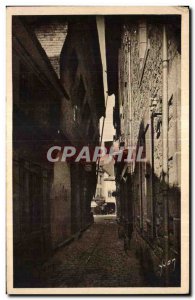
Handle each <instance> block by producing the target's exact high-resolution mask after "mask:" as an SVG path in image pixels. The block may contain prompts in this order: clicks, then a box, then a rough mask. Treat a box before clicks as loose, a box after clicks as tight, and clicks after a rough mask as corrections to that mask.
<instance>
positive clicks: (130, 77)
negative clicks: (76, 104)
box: [119, 19, 181, 285]
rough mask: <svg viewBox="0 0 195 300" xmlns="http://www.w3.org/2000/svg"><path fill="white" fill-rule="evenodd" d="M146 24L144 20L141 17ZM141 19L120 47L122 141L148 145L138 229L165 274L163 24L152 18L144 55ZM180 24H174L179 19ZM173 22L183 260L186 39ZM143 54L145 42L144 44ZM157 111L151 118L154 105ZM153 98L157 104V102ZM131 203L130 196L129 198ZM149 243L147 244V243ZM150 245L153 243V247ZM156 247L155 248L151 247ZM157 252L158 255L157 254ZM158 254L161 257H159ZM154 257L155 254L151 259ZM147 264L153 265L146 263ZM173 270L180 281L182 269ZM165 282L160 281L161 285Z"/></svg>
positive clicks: (171, 163)
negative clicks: (182, 65) (182, 79)
mask: <svg viewBox="0 0 195 300" xmlns="http://www.w3.org/2000/svg"><path fill="white" fill-rule="evenodd" d="M141 21H142V22H143V19H142V20H141ZM139 23H140V20H137V21H135V22H131V21H129V22H126V23H125V24H124V25H123V31H122V35H121V48H120V50H119V103H120V117H121V137H120V141H123V142H125V146H126V147H127V146H128V145H133V146H136V147H138V146H143V147H144V150H145V157H146V163H136V164H135V165H134V167H133V169H134V171H133V173H132V178H133V180H132V183H133V195H132V196H133V199H134V209H135V210H134V214H135V216H134V220H135V224H134V230H136V231H135V235H136V236H137V238H136V241H137V243H138V244H139V247H141V248H142V251H143V259H145V258H144V257H145V255H144V251H145V250H144V248H145V247H146V245H147V249H148V250H147V249H146V250H147V252H148V253H151V256H150V257H151V263H150V265H152V266H153V267H152V268H151V270H153V271H154V273H155V274H156V275H155V276H160V277H161V278H160V281H159V282H161V284H162V281H161V279H162V278H163V274H164V273H163V272H164V270H163V271H162V273H161V272H159V270H158V268H159V267H158V265H161V263H162V260H163V257H164V243H165V242H164V203H163V190H164V186H163V184H162V180H163V176H162V97H163V94H162V93H163V81H162V80H163V77H162V76H163V66H162V32H163V26H162V22H156V23H155V22H154V21H153V22H150V20H149V19H148V20H147V46H146V48H145V55H144V59H143V58H140V55H139V51H140V32H139ZM173 23H174V22H173ZM173 23H170V24H167V36H168V59H169V63H168V104H169V115H168V119H169V126H168V168H169V169H168V177H169V186H168V187H166V188H168V198H169V216H168V218H169V250H170V251H169V258H170V260H171V259H176V268H177V267H178V266H179V264H180V257H179V252H180V227H179V226H180V225H179V224H180V148H181V146H180V143H181V142H180V122H181V119H180V108H181V103H180V92H181V91H180V72H181V70H180V60H181V56H180V37H179V24H178V23H176V24H175V25H174V24H173ZM141 51H142V52H141V53H142V56H143V45H142V50H141ZM152 101H154V102H155V104H156V106H155V113H157V115H155V116H154V117H153V118H151V112H150V110H151V108H150V106H151V104H152ZM154 102H153V103H154ZM127 201H128V199H127ZM145 241H147V243H145ZM148 245H149V246H148ZM150 250H151V251H150ZM154 254H155V255H154ZM154 256H155V259H153V257H154ZM148 259H149V258H148ZM145 265H147V263H145ZM177 272H178V273H177V274H176V275H173V274H175V271H173V272H171V276H172V275H173V277H174V279H173V281H174V283H173V284H176V285H177V284H178V282H179V271H178V270H177ZM159 284H160V283H159Z"/></svg>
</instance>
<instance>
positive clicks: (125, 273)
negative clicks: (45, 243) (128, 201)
mask: <svg viewBox="0 0 195 300" xmlns="http://www.w3.org/2000/svg"><path fill="white" fill-rule="evenodd" d="M34 276H35V277H36V278H37V282H39V284H38V285H39V287H139V286H147V282H146V281H145V279H144V278H143V276H142V270H141V266H140V264H139V261H138V259H137V258H136V256H135V254H134V252H133V251H130V252H129V253H128V255H127V254H126V253H125V251H124V250H123V240H119V239H118V233H117V224H116V221H115V219H114V217H113V216H98V217H95V223H94V225H93V226H91V227H90V228H88V229H87V230H86V231H85V232H84V233H83V235H82V237H81V238H79V239H78V240H76V241H74V242H72V243H71V244H69V245H67V246H64V247H62V248H60V249H59V250H58V251H57V252H56V253H55V254H54V256H53V257H52V258H51V259H50V260H49V261H48V262H47V263H45V264H44V266H43V267H42V268H41V270H39V271H38V270H36V271H35V274H34Z"/></svg>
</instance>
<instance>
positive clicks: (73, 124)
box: [12, 17, 104, 287]
mask: <svg viewBox="0 0 195 300" xmlns="http://www.w3.org/2000/svg"><path fill="white" fill-rule="evenodd" d="M35 19H36V20H35ZM38 19H39V17H34V20H33V18H28V17H13V39H12V45H13V129H14V130H13V195H14V196H13V212H14V219H13V221H14V226H13V227H14V282H15V283H14V284H15V286H17V287H20V286H25V285H28V282H29V281H32V278H29V276H31V277H32V276H33V274H32V272H31V271H30V269H31V266H32V265H33V264H39V263H41V262H42V261H44V260H45V259H47V257H48V256H49V255H50V254H51V253H52V251H53V250H54V249H56V248H58V247H60V246H61V245H63V244H64V243H66V242H67V241H69V240H70V239H72V238H73V237H74V236H77V235H79V234H80V233H81V232H82V231H83V230H84V229H85V228H86V227H87V226H89V225H90V224H91V222H92V221H93V220H92V216H91V213H90V202H91V200H92V197H93V195H94V192H95V186H96V165H95V164H92V165H90V166H86V165H82V164H79V163H77V164H74V163H73V162H66V161H65V162H63V161H60V160H59V161H56V162H54V163H52V162H49V161H48V160H47V151H48V150H49V148H50V147H52V146H54V145H58V146H62V147H64V146H66V145H67V146H70V145H74V146H76V147H78V148H79V147H81V145H83V144H85V145H88V144H90V145H91V146H92V147H94V146H95V145H97V144H99V118H100V117H101V116H102V115H103V114H104V91H103V80H102V69H101V59H100V51H99V44H98V35H97V28H96V22H95V21H94V19H93V18H92V19H91V20H88V21H87V22H86V24H85V22H84V23H83V26H82V29H81V27H80V25H79V23H78V22H74V20H69V22H68V24H69V25H68V33H67V20H65V21H64V20H60V22H58V18H57V21H56V20H54V19H55V18H54V19H53V18H52V17H51V20H50V25H52V20H54V23H53V26H50V27H49V26H45V27H44V20H42V22H41V24H40V23H39V22H38ZM81 21H82V20H81ZM45 22H48V18H47V19H46V21H45ZM82 22H83V21H82ZM59 23H60V24H59ZM34 24H38V25H39V26H38V29H37V28H35V27H34ZM90 26H92V27H93V28H94V31H93V34H92V33H91V31H90V29H89V28H90ZM44 28H45V29H47V34H45V35H44V34H43V32H44ZM52 28H53V29H52ZM56 28H57V29H58V30H57V32H60V33H61V34H60V35H59V39H58V40H55V43H53V44H52V43H51V39H50V38H49V39H48V29H51V31H52V30H54V29H55V30H54V31H53V32H52V33H51V34H50V36H51V37H52V38H54V37H56ZM59 28H60V29H59ZM94 32H95V33H94ZM66 34H67V38H66ZM44 36H45V39H44ZM63 37H64V39H65V38H66V40H65V41H64V40H63V43H62V38H63ZM38 39H39V40H38ZM39 41H40V42H39ZM47 41H49V42H50V43H49V48H50V52H47ZM83 41H85V43H86V44H87V46H86V47H85V44H84V43H83ZM58 42H59V44H60V45H61V46H59V44H58ZM82 43H83V47H82ZM57 44H58V46H59V47H61V48H62V46H63V45H64V46H63V49H61V50H62V51H61V50H60V53H61V58H60V53H59V49H60V48H59V47H57ZM41 45H42V46H41ZM43 45H44V47H43ZM52 45H53V46H52ZM54 46H55V48H56V49H57V50H56V49H55V51H53V52H52V49H51V48H52V47H54ZM93 51H94V52H93ZM49 53H50V54H51V53H55V55H51V56H50V55H49ZM83 53H85V55H84V54H83ZM47 54H48V55H47ZM83 57H86V60H85V59H83ZM59 77H60V78H59ZM92 82H93V84H92ZM78 128H79V129H80V130H79V129H78ZM57 155H58V156H61V153H60V152H59V153H58V154H57Z"/></svg>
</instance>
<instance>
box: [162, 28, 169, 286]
mask: <svg viewBox="0 0 195 300" xmlns="http://www.w3.org/2000/svg"><path fill="white" fill-rule="evenodd" d="M167 52H168V50H167V32H166V25H163V59H162V65H163V99H162V106H163V107H162V138H163V155H162V159H163V163H162V170H163V203H164V259H165V265H166V267H165V286H168V284H169V270H168V266H167V262H168V260H169V221H168V218H169V211H168V210H169V207H168V184H169V181H168V53H167Z"/></svg>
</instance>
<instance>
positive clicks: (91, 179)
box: [11, 15, 181, 288]
mask: <svg viewBox="0 0 195 300" xmlns="http://www.w3.org/2000/svg"><path fill="white" fill-rule="evenodd" d="M180 33H181V18H180V16H178V15H175V16H171V15H170V16H168V17H167V16H161V15H157V16H152V17H151V16H150V15H147V16H131V15H129V16H123V15H121V16H115V15H105V16H95V15H88V16H74V15H70V16H68V15H59V16H49V15H48V16H39V15H33V16H14V17H13V22H12V52H13V216H12V217H13V237H11V238H13V283H14V288H24V287H29V288H31V287H34V288H36V287H42V288H46V287H48V288H50V287H57V288H59V287H145V286H150V287H168V286H169V287H179V286H180V284H181V219H180V218H181V160H180V158H181V124H180V119H181V76H180V67H181V39H180Z"/></svg>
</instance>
